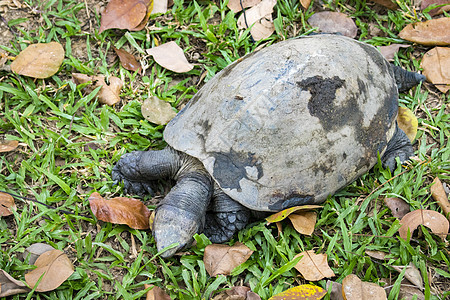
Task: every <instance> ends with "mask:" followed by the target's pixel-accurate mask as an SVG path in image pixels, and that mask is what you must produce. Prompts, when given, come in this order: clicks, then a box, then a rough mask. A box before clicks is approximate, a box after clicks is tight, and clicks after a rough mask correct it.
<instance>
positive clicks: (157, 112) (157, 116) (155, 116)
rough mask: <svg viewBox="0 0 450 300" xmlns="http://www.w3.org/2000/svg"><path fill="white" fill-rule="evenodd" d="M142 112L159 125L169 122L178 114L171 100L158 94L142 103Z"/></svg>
mask: <svg viewBox="0 0 450 300" xmlns="http://www.w3.org/2000/svg"><path fill="white" fill-rule="evenodd" d="M141 112H142V115H143V116H144V118H145V119H146V120H148V121H150V122H152V123H154V124H158V125H165V124H167V123H169V121H170V120H172V119H173V118H174V117H175V116H176V115H177V113H176V112H175V111H174V110H173V108H172V105H170V103H169V102H166V101H164V100H161V99H159V98H158V97H156V96H151V97H150V98H148V99H147V100H145V101H144V103H142V106H141Z"/></svg>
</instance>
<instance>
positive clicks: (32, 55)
mask: <svg viewBox="0 0 450 300" xmlns="http://www.w3.org/2000/svg"><path fill="white" fill-rule="evenodd" d="M63 60H64V48H63V46H62V45H61V44H60V43H58V42H50V43H47V44H44V43H42V44H32V45H29V46H28V47H27V48H25V49H24V50H22V51H21V52H20V53H19V55H17V57H16V59H14V61H13V62H12V63H11V70H12V71H13V72H15V73H17V74H20V75H25V76H29V77H33V78H41V79H42V78H47V77H50V76H53V75H55V74H56V72H58V70H59V67H60V66H61V64H62V62H63Z"/></svg>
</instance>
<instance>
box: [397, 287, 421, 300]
mask: <svg viewBox="0 0 450 300" xmlns="http://www.w3.org/2000/svg"><path fill="white" fill-rule="evenodd" d="M414 296H416V297H417V298H414ZM398 299H402V300H413V299H416V300H425V295H424V294H423V293H422V292H421V291H420V290H419V289H418V288H415V287H413V286H409V285H403V284H402V285H400V291H399V293H398Z"/></svg>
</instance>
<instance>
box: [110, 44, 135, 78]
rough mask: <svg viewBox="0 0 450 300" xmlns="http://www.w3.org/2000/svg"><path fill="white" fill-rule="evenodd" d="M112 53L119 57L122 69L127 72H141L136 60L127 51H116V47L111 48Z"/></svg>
mask: <svg viewBox="0 0 450 300" xmlns="http://www.w3.org/2000/svg"><path fill="white" fill-rule="evenodd" d="M113 49H114V52H116V54H117V56H118V57H119V60H120V64H121V65H122V67H124V68H125V69H127V70H129V71H133V72H136V71H139V70H141V69H142V68H141V65H140V64H139V63H138V62H137V60H136V58H135V57H134V56H133V55H131V54H130V53H128V52H127V51H125V50H123V49H117V48H116V47H114V48H113Z"/></svg>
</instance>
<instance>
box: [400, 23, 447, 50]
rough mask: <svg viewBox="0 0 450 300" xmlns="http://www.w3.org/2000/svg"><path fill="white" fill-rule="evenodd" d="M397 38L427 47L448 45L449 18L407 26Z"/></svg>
mask: <svg viewBox="0 0 450 300" xmlns="http://www.w3.org/2000/svg"><path fill="white" fill-rule="evenodd" d="M398 36H399V37H401V38H402V39H404V40H407V41H410V42H414V43H418V44H422V45H427V46H446V45H450V18H440V19H432V20H428V21H425V22H417V23H413V24H408V25H407V26H406V27H405V28H403V29H402V31H400V33H399V35H398Z"/></svg>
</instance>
